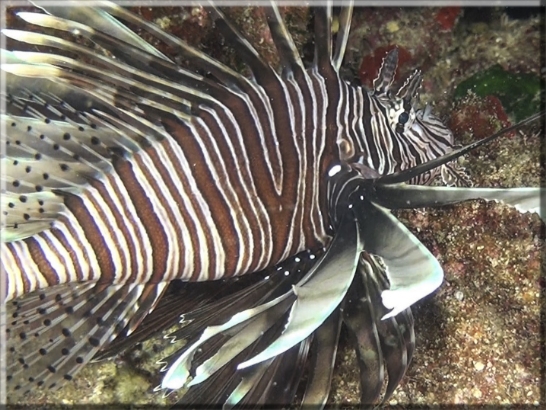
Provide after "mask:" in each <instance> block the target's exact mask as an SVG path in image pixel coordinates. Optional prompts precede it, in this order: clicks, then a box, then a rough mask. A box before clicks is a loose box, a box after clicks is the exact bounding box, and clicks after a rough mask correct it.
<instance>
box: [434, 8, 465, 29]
mask: <svg viewBox="0 0 546 410" xmlns="http://www.w3.org/2000/svg"><path fill="white" fill-rule="evenodd" d="M460 14H461V8H460V7H442V8H440V9H439V10H438V12H437V13H436V16H435V17H434V19H435V20H436V21H437V22H438V23H439V24H440V27H441V28H442V29H443V30H445V31H451V29H452V28H453V26H454V25H455V22H456V21H457V18H458V17H459V15H460Z"/></svg>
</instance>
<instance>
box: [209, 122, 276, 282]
mask: <svg viewBox="0 0 546 410" xmlns="http://www.w3.org/2000/svg"><path fill="white" fill-rule="evenodd" d="M200 117H201V119H203V120H204V121H205V122H206V124H207V125H208V126H209V128H210V131H211V133H212V135H213V136H215V135H222V130H221V128H220V127H219V125H218V123H217V121H216V120H215V118H214V117H213V116H212V115H211V114H210V113H208V112H203V113H201V114H200ZM234 135H235V134H230V137H231V136H234ZM234 139H235V138H234V137H232V140H234ZM202 141H203V142H204V144H205V145H206V146H207V148H208V147H212V145H211V143H210V142H209V138H208V137H205V138H203V139H202ZM215 141H216V143H217V144H218V148H219V150H220V151H221V155H222V159H223V160H224V162H225V167H226V172H227V175H226V176H227V178H226V181H224V182H225V183H226V184H227V185H230V186H231V187H232V188H233V190H234V191H235V196H236V197H237V199H238V200H239V204H240V209H238V210H236V211H237V214H238V215H239V214H240V215H241V216H240V219H241V220H242V219H243V214H244V218H245V219H246V220H247V222H248V224H249V225H250V229H251V230H252V232H253V233H254V239H253V242H254V243H253V245H254V247H255V249H258V252H260V254H261V252H263V251H264V249H261V248H260V238H259V237H257V236H256V235H257V234H258V232H259V225H260V220H259V218H258V215H257V214H256V213H255V212H254V211H252V212H251V211H250V210H251V209H252V207H253V205H254V204H252V203H251V202H250V201H251V200H249V199H248V197H247V194H246V193H245V192H244V185H245V184H247V187H248V188H249V189H248V190H249V191H250V192H252V189H251V187H250V186H249V184H252V182H251V181H244V180H240V179H239V178H238V177H237V174H236V173H235V172H230V170H235V169H242V168H244V167H243V166H241V165H239V164H237V163H235V162H234V161H233V160H232V158H231V155H230V154H229V152H228V147H227V144H226V143H225V138H217V139H216V140H215ZM209 152H212V149H209ZM235 155H237V152H236V153H235ZM238 157H239V158H242V155H239V156H238ZM258 201H259V200H258V198H256V201H255V202H256V203H257V202H258ZM264 222H265V221H263V220H262V221H261V224H262V225H264ZM228 239H229V238H227V237H226V238H222V240H228ZM248 240H250V236H249V237H248ZM247 254H248V252H247ZM248 256H249V257H250V259H251V264H250V268H249V271H251V272H252V271H254V270H256V268H257V267H258V261H259V260H258V257H259V255H257V254H255V255H248ZM230 259H231V258H230ZM233 259H234V260H233V262H230V263H232V264H233V265H235V263H236V258H233ZM227 272H230V273H229V275H231V274H233V273H235V272H234V271H233V270H227Z"/></svg>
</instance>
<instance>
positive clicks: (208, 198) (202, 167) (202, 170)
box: [163, 118, 242, 280]
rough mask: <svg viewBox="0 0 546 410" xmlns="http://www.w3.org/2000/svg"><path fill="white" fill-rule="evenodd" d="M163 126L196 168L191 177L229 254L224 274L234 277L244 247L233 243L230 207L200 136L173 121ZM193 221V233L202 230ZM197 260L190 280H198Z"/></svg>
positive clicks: (194, 244)
mask: <svg viewBox="0 0 546 410" xmlns="http://www.w3.org/2000/svg"><path fill="white" fill-rule="evenodd" d="M163 125H164V126H165V127H166V129H167V130H168V132H169V133H170V134H171V135H172V137H173V138H174V139H175V140H176V141H177V142H178V144H180V146H181V148H182V150H183V151H184V155H185V156H186V158H188V160H189V161H190V166H192V168H193V172H192V175H193V177H194V178H195V183H196V185H197V188H198V189H199V192H200V193H201V195H202V196H203V199H204V201H205V202H206V203H207V204H208V206H209V207H210V210H211V214H212V218H213V219H214V221H215V223H216V226H217V227H218V229H219V232H220V234H221V237H222V243H223V245H224V251H225V254H226V266H225V274H226V275H233V274H234V273H236V272H235V270H236V265H237V259H236V257H235V256H236V255H239V254H241V253H242V249H241V244H240V243H239V241H236V240H233V238H236V237H237V231H236V228H235V224H234V221H233V218H232V216H231V213H230V206H229V204H228V203H226V202H225V200H224V198H223V197H222V194H221V192H220V188H219V187H217V186H216V183H215V182H214V180H213V177H212V174H211V171H210V168H209V165H208V164H207V163H206V161H205V159H204V158H203V153H202V152H201V148H200V147H199V145H198V144H197V143H196V142H195V139H196V138H198V137H196V136H195V135H192V133H191V132H190V131H189V130H188V129H187V126H186V125H183V124H180V123H177V122H174V121H172V120H171V119H170V118H164V119H163ZM195 127H196V130H197V132H198V133H199V134H201V133H204V132H205V131H204V130H203V129H202V128H201V127H200V126H199V124H195ZM187 189H188V190H187V191H186V192H188V193H189V192H191V190H190V189H189V187H188V188H187ZM197 208H198V207H197ZM188 219H189V218H188ZM192 222H194V223H195V225H194V224H192V226H191V227H192V229H193V230H194V231H196V230H197V229H202V228H200V227H199V226H197V224H198V223H200V222H199V221H192ZM204 230H206V227H204ZM190 239H191V241H192V249H194V250H197V247H198V242H197V235H191V238H190ZM198 259H199V258H196V263H197V265H196V266H195V269H194V271H193V275H192V277H191V279H190V280H197V279H198V277H199V273H200V271H199V270H200V266H201V265H200V264H201V262H200V261H199V260H198ZM237 273H238V272H237Z"/></svg>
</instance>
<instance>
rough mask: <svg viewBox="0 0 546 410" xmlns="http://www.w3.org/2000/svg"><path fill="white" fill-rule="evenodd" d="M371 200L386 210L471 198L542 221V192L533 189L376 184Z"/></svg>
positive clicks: (544, 198) (541, 189)
mask: <svg viewBox="0 0 546 410" xmlns="http://www.w3.org/2000/svg"><path fill="white" fill-rule="evenodd" d="M375 194H376V198H374V201H375V202H377V203H378V204H381V205H382V206H385V207H387V208H389V209H400V208H421V207H427V206H443V205H449V204H454V203H457V202H462V201H468V200H471V199H485V200H486V201H496V202H501V203H504V204H506V205H509V206H512V207H514V208H516V209H517V210H518V211H520V212H522V213H525V212H536V213H537V214H538V215H539V216H540V218H541V219H542V220H545V219H544V218H545V215H544V212H543V211H542V209H541V206H540V204H541V202H542V203H545V202H544V201H546V190H545V189H543V188H540V187H536V188H459V187H434V186H420V185H407V184H393V185H377V186H376V188H375Z"/></svg>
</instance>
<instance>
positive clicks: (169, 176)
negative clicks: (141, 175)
mask: <svg viewBox="0 0 546 410" xmlns="http://www.w3.org/2000/svg"><path fill="white" fill-rule="evenodd" d="M161 144H162V145H163V147H164V148H165V152H166V153H167V155H168V157H169V158H170V159H171V161H172V163H173V164H176V161H177V159H176V156H175V154H174V153H173V152H172V149H171V148H170V147H169V144H168V143H167V142H166V141H163V142H161ZM146 153H147V154H148V156H149V157H150V159H151V160H152V161H153V162H154V164H157V166H156V170H157V171H158V172H159V174H160V175H161V177H162V182H163V183H164V184H165V185H166V187H167V189H168V190H169V191H170V193H171V195H172V196H173V197H174V199H175V201H176V204H170V205H168V206H166V209H167V213H168V214H169V218H170V219H171V220H172V221H173V222H174V223H173V226H174V229H175V231H176V237H177V239H178V244H173V246H178V247H179V249H180V252H179V254H180V262H179V270H180V272H182V271H183V270H184V268H185V263H186V261H185V259H184V252H183V251H182V247H183V246H185V245H186V243H187V242H186V238H184V234H183V233H182V229H180V225H179V222H180V221H178V220H177V219H176V217H175V215H174V214H173V212H172V210H171V209H172V207H173V206H177V207H178V208H179V210H180V213H181V214H182V216H183V217H184V223H185V226H186V227H188V226H191V228H192V229H189V231H190V232H191V234H190V240H191V242H192V249H194V250H196V249H197V246H198V245H197V226H196V224H195V222H194V221H192V220H191V219H192V218H190V217H189V216H188V215H187V214H186V213H185V212H184V211H185V209H184V204H183V202H182V198H181V197H180V195H178V191H179V190H180V187H177V186H176V185H175V183H174V181H173V173H177V170H176V169H166V168H165V166H164V164H163V162H162V161H163V160H162V159H160V157H159V156H158V155H157V151H156V150H155V149H153V148H149V149H146ZM137 162H138V161H137ZM176 182H177V183H182V185H186V184H185V183H183V182H182V178H181V176H180V175H177V178H176ZM186 192H190V190H189V189H187V188H186ZM189 196H190V198H191V194H190V195H189ZM161 198H162V200H163V202H164V203H166V198H165V197H164V196H163V194H161ZM194 205H195V204H194ZM199 216H200V217H203V215H202V214H201V215H199ZM204 232H205V237H206V240H207V246H208V248H209V249H213V245H212V239H211V238H210V233H209V231H208V230H206V229H205V230H204ZM211 257H212V255H211ZM194 261H195V265H194V271H200V270H201V261H200V260H199V258H194ZM156 279H159V280H161V279H162V278H154V281H155V280H156Z"/></svg>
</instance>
